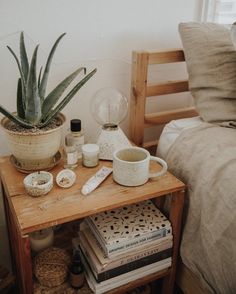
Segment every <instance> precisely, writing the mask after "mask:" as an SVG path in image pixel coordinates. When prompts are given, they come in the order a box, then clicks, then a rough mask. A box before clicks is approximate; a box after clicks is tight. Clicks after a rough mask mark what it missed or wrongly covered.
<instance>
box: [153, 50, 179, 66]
mask: <svg viewBox="0 0 236 294" xmlns="http://www.w3.org/2000/svg"><path fill="white" fill-rule="evenodd" d="M181 61H185V58H184V52H183V50H180V49H176V50H171V51H165V52H149V64H162V63H172V62H181Z"/></svg>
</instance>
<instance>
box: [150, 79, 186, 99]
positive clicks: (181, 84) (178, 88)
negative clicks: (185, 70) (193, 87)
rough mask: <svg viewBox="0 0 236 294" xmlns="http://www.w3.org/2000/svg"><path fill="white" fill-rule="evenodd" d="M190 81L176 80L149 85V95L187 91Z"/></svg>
mask: <svg viewBox="0 0 236 294" xmlns="http://www.w3.org/2000/svg"><path fill="white" fill-rule="evenodd" d="M188 90H189V89H188V81H187V80H182V81H174V82H167V83H160V84H155V85H148V86H147V97H152V96H158V95H165V94H175V93H180V92H187V91H188Z"/></svg>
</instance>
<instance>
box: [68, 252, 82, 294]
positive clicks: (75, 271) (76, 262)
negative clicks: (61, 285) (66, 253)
mask: <svg viewBox="0 0 236 294" xmlns="http://www.w3.org/2000/svg"><path fill="white" fill-rule="evenodd" d="M70 285H71V287H73V288H75V289H80V288H81V287H83V285H84V267H83V264H82V262H81V258H80V253H79V251H78V250H75V252H74V255H73V260H72V264H71V267H70Z"/></svg>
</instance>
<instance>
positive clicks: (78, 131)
mask: <svg viewBox="0 0 236 294" xmlns="http://www.w3.org/2000/svg"><path fill="white" fill-rule="evenodd" d="M70 131H71V134H72V136H73V139H74V145H75V147H76V148H77V156H78V159H81V158H82V146H83V145H84V131H83V130H82V128H81V120H80V119H72V120H71V121H70Z"/></svg>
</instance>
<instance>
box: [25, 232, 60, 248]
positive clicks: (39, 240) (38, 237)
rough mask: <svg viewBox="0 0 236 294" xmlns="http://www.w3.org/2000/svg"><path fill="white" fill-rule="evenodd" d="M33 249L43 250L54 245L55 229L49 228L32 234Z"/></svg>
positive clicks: (31, 243)
mask: <svg viewBox="0 0 236 294" xmlns="http://www.w3.org/2000/svg"><path fill="white" fill-rule="evenodd" d="M29 238H30V245H31V249H32V250H33V251H35V252H38V251H41V250H43V249H46V248H48V247H50V246H52V245H53V239H54V234H53V229H52V228H48V229H44V230H40V231H36V232H33V233H31V234H30V237H29Z"/></svg>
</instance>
